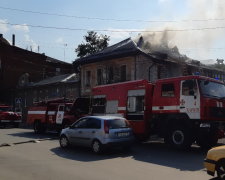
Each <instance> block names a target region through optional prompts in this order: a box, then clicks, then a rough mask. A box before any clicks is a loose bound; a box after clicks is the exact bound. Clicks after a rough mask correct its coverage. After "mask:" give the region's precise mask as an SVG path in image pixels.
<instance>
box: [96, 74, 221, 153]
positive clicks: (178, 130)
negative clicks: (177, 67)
mask: <svg viewBox="0 0 225 180" xmlns="http://www.w3.org/2000/svg"><path fill="white" fill-rule="evenodd" d="M92 96H93V100H92V101H93V103H92V113H93V114H95V115H98V114H107V115H109V114H110V115H117V116H122V117H125V118H126V119H128V120H129V122H130V124H131V126H132V128H133V130H134V133H135V134H136V135H137V136H138V137H139V138H140V139H146V138H148V137H149V136H150V135H158V136H160V137H163V138H164V140H165V141H166V142H168V143H169V144H171V145H173V146H174V147H176V148H180V149H182V148H186V147H189V146H190V145H191V144H192V143H194V142H197V143H198V144H199V145H200V146H202V147H208V146H212V145H215V144H216V143H217V141H218V139H219V138H222V137H224V127H225V85H224V83H223V82H220V81H217V80H215V79H211V78H207V77H202V76H184V77H176V78H168V79H161V80H158V81H156V82H155V83H150V82H148V81H146V80H137V81H130V82H122V83H117V84H110V85H102V86H97V87H95V88H93V91H92Z"/></svg>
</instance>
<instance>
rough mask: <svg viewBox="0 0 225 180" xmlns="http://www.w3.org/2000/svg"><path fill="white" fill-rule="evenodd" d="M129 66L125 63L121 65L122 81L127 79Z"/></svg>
mask: <svg viewBox="0 0 225 180" xmlns="http://www.w3.org/2000/svg"><path fill="white" fill-rule="evenodd" d="M126 70H127V67H126V65H123V66H121V67H120V81H121V82H123V81H126V79H127V78H126V75H127V71H126Z"/></svg>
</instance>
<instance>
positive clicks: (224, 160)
mask: <svg viewBox="0 0 225 180" xmlns="http://www.w3.org/2000/svg"><path fill="white" fill-rule="evenodd" d="M204 166H205V168H206V170H207V173H208V174H209V175H211V176H214V174H215V172H217V176H218V177H219V178H220V179H222V180H225V146H218V147H214V148H212V149H210V150H209V151H208V153H207V156H206V159H205V160H204Z"/></svg>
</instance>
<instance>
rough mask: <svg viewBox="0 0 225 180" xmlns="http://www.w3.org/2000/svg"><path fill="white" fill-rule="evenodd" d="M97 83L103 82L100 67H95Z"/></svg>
mask: <svg viewBox="0 0 225 180" xmlns="http://www.w3.org/2000/svg"><path fill="white" fill-rule="evenodd" d="M97 84H98V85H101V84H103V73H102V69H97Z"/></svg>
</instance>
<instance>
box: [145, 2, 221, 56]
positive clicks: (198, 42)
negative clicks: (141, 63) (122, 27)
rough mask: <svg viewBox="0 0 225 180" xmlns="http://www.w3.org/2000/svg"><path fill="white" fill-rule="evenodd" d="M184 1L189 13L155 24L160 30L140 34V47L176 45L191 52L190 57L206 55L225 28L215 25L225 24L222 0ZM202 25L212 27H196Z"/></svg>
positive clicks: (161, 47)
mask: <svg viewBox="0 0 225 180" xmlns="http://www.w3.org/2000/svg"><path fill="white" fill-rule="evenodd" d="M187 4H188V12H189V13H188V14H187V15H186V17H183V18H182V19H180V20H178V22H175V23H167V24H164V25H163V26H161V27H158V29H160V30H162V29H164V32H156V33H143V34H141V36H142V37H143V39H144V46H143V47H144V48H150V49H151V51H159V50H165V49H166V48H176V47H177V48H178V49H179V51H180V52H181V53H182V54H188V55H189V56H192V57H191V58H194V59H198V60H202V59H209V57H210V56H209V55H210V50H212V47H213V45H215V44H216V43H217V42H218V41H222V38H224V37H225V36H224V35H225V29H223V28H218V27H224V26H225V10H224V9H225V2H224V1H222V0H187ZM222 19H224V20H222ZM176 20H177V19H176ZM202 20H204V21H202ZM204 28H214V29H208V30H197V29H204ZM151 29H152V27H151ZM191 29H192V30H191ZM193 29H195V30H193ZM167 30H181V31H167ZM182 30H184V31H182ZM178 49H177V51H178ZM214 50H216V49H214ZM179 51H178V53H179ZM218 58H219V57H218Z"/></svg>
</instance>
